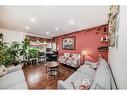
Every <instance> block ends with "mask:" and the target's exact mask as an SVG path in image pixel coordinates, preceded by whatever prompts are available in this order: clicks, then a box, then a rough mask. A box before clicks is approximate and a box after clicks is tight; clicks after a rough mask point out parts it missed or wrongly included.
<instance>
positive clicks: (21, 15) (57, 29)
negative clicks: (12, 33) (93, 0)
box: [0, 6, 109, 37]
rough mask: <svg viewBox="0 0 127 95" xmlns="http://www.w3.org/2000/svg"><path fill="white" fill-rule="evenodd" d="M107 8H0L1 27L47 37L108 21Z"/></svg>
mask: <svg viewBox="0 0 127 95" xmlns="http://www.w3.org/2000/svg"><path fill="white" fill-rule="evenodd" d="M108 9H109V6H0V27H2V28H7V29H13V30H18V31H24V32H27V33H30V34H36V35H40V36H46V37H54V36H58V35H63V34H66V33H70V32H74V31H77V30H81V29H86V28H90V27H94V26H98V25H102V24H106V23H107V21H108Z"/></svg>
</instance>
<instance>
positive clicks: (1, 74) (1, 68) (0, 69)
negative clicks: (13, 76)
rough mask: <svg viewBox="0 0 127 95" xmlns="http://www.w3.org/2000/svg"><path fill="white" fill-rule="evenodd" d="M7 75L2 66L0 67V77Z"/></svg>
mask: <svg viewBox="0 0 127 95" xmlns="http://www.w3.org/2000/svg"><path fill="white" fill-rule="evenodd" d="M6 73H7V69H6V67H5V66H4V65H0V77H1V76H3V75H5V74H6Z"/></svg>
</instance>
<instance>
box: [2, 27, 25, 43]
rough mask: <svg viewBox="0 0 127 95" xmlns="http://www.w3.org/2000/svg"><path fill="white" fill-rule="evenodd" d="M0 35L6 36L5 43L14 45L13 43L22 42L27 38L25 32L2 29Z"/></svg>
mask: <svg viewBox="0 0 127 95" xmlns="http://www.w3.org/2000/svg"><path fill="white" fill-rule="evenodd" d="M0 33H3V34H4V42H7V43H12V42H13V41H17V42H21V41H23V39H24V38H25V33H24V32H19V31H14V30H8V29H4V28H0Z"/></svg>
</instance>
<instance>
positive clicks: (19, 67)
mask: <svg viewBox="0 0 127 95" xmlns="http://www.w3.org/2000/svg"><path fill="white" fill-rule="evenodd" d="M18 70H22V65H17V66H10V67H8V68H7V71H8V73H10V72H15V71H18Z"/></svg>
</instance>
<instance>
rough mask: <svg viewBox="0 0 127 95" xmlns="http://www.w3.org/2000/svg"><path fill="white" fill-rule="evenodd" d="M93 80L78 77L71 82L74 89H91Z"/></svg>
mask: <svg viewBox="0 0 127 95" xmlns="http://www.w3.org/2000/svg"><path fill="white" fill-rule="evenodd" d="M92 82H93V80H90V79H87V78H84V79H77V80H75V81H73V82H71V84H72V86H73V88H74V89H79V90H84V89H89V88H90V86H91V84H92Z"/></svg>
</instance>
